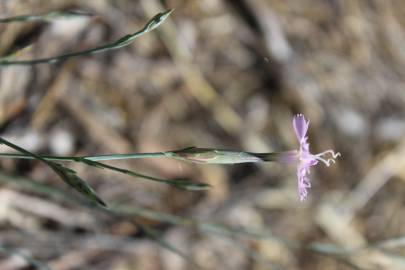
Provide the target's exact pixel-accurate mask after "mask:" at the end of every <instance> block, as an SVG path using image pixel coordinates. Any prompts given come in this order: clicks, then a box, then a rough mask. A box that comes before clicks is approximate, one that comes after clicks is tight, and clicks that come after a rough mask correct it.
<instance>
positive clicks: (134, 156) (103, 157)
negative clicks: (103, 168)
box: [0, 151, 173, 161]
mask: <svg viewBox="0 0 405 270" xmlns="http://www.w3.org/2000/svg"><path fill="white" fill-rule="evenodd" d="M0 157H5V158H13V159H35V158H34V157H32V156H31V155H25V154H11V153H0ZM41 157H42V158H43V159H45V160H53V161H78V160H82V159H86V160H90V161H108V160H122V159H137V158H163V157H173V152H170V151H169V152H156V153H133V154H113V155H98V156H79V157H73V156H67V157H60V156H48V155H45V156H42V155H41Z"/></svg>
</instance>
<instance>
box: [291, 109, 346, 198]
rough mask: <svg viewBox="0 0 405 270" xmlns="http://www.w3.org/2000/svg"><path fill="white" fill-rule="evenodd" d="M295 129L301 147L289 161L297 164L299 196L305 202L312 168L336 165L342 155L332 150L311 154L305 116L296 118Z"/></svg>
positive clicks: (307, 123)
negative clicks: (321, 165) (336, 160)
mask: <svg viewBox="0 0 405 270" xmlns="http://www.w3.org/2000/svg"><path fill="white" fill-rule="evenodd" d="M293 127H294V131H295V135H296V136H297V139H298V142H299V144H300V147H299V150H297V151H294V152H295V155H290V156H289V159H290V161H295V162H297V178H298V194H299V197H300V201H304V200H305V199H306V198H307V196H308V190H307V189H308V188H310V187H311V181H310V179H309V178H308V175H309V173H310V171H309V170H310V167H312V166H315V165H316V164H318V162H319V161H320V162H322V163H324V164H325V165H326V166H328V167H329V166H330V164H331V163H335V159H336V158H337V157H339V156H340V153H335V152H334V151H333V150H330V149H329V150H326V151H324V152H322V153H319V154H315V155H314V154H311V152H309V143H308V137H307V132H308V127H309V120H306V119H305V117H304V115H302V114H298V115H296V116H294V119H293ZM328 154H329V155H330V157H329V158H326V157H325V156H326V155H328Z"/></svg>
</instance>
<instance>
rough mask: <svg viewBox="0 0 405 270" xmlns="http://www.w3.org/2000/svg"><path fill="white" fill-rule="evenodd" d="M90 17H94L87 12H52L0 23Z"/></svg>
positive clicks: (2, 20) (6, 19) (15, 18)
mask: <svg viewBox="0 0 405 270" xmlns="http://www.w3.org/2000/svg"><path fill="white" fill-rule="evenodd" d="M83 16H85V17H88V16H93V14H92V13H90V12H86V11H75V10H71V11H68V10H64V11H51V12H48V13H43V14H37V15H32V14H26V15H19V16H13V17H8V18H0V23H12V22H27V21H50V20H53V19H56V18H72V17H83Z"/></svg>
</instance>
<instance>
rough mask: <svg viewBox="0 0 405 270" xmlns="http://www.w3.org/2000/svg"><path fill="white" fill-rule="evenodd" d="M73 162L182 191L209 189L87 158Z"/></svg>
mask: <svg viewBox="0 0 405 270" xmlns="http://www.w3.org/2000/svg"><path fill="white" fill-rule="evenodd" d="M75 161H77V162H83V163H85V164H87V165H90V166H95V167H97V168H105V169H109V170H112V171H115V172H119V173H123V174H126V175H129V176H132V177H135V178H142V179H148V180H152V181H156V182H161V183H165V184H168V185H171V186H173V187H176V188H179V189H183V190H189V191H197V190H207V189H209V188H210V187H211V186H210V185H208V184H206V183H200V182H193V181H188V180H184V179H165V178H159V177H154V176H149V175H145V174H140V173H137V172H135V171H131V170H127V169H123V168H119V167H115V166H111V165H107V164H104V163H101V162H97V161H93V160H89V159H87V158H78V159H76V160H75Z"/></svg>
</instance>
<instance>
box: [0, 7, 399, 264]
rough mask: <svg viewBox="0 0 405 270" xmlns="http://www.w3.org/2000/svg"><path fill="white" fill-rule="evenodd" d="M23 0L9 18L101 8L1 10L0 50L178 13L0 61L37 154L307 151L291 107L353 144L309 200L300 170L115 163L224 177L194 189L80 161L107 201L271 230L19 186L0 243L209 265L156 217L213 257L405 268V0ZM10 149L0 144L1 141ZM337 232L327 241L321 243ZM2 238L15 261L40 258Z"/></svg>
mask: <svg viewBox="0 0 405 270" xmlns="http://www.w3.org/2000/svg"><path fill="white" fill-rule="evenodd" d="M38 2H39V1H33V0H32V1H25V0H13V1H2V2H0V16H1V17H8V16H14V15H19V14H33V13H42V12H48V11H50V10H61V9H72V8H74V9H80V10H86V11H90V12H93V13H96V14H97V16H95V17H90V18H88V17H86V18H75V19H69V20H55V21H52V22H47V23H44V22H26V23H13V24H1V25H0V55H4V54H7V53H10V52H16V53H17V56H18V57H19V58H21V59H27V58H39V57H46V56H51V55H56V54H60V53H65V52H69V51H76V50H82V49H86V48H89V47H94V46H95V45H100V44H105V43H107V42H109V41H112V40H115V39H116V38H118V37H120V36H122V35H125V34H127V33H131V32H134V30H136V29H139V28H140V27H142V26H143V25H144V23H145V22H146V21H147V19H148V18H150V17H152V16H153V15H154V14H156V13H158V12H160V11H162V10H166V9H168V8H175V12H174V13H173V14H172V16H171V18H170V20H168V21H167V22H165V23H164V24H163V25H162V26H161V27H160V28H159V29H158V30H157V31H154V32H152V33H149V34H147V35H145V36H143V37H141V38H140V39H139V40H137V41H136V42H134V43H133V44H132V45H130V46H128V47H126V48H123V49H121V50H117V51H113V52H108V53H105V54H100V55H96V56H92V57H83V58H76V59H72V60H69V61H66V62H64V63H59V64H54V65H38V66H16V67H6V68H3V67H1V68H0V126H1V136H2V137H5V138H8V139H10V140H12V141H13V142H15V143H16V144H18V145H21V146H23V147H26V148H27V149H29V150H31V151H33V152H35V153H49V154H57V155H92V154H103V153H126V152H152V151H162V150H171V149H176V148H182V147H187V146H192V145H196V146H199V147H218V148H232V149H243V150H246V151H257V152H265V151H273V150H274V151H280V150H287V149H294V148H295V147H296V141H295V140H296V139H295V136H294V134H293V131H292V127H291V119H292V116H293V114H295V113H297V112H301V113H304V114H305V115H306V116H307V117H308V118H310V119H311V127H310V134H309V135H310V143H311V148H312V150H313V151H314V152H319V151H321V150H323V149H327V148H333V149H335V150H338V151H340V152H341V153H342V158H341V159H339V160H338V162H337V164H336V165H335V166H332V167H331V168H327V169H326V168H324V167H321V166H319V167H317V168H314V169H313V170H312V179H313V188H312V189H311V191H310V196H309V200H308V201H307V202H305V203H303V204H300V203H299V202H298V199H297V196H296V179H295V169H294V168H293V167H284V166H283V165H280V164H266V165H264V166H255V165H234V166H211V165H210V166H208V165H201V166H195V165H190V164H185V163H180V162H176V161H163V160H158V161H156V160H143V161H141V160H138V161H134V162H132V161H131V162H119V163H118V162H117V163H115V162H114V163H113V164H119V165H120V166H123V167H125V166H126V167H129V168H132V169H138V170H139V171H140V172H145V173H150V174H153V175H161V176H164V177H189V178H191V179H193V180H196V181H204V182H207V183H209V184H211V185H212V186H213V188H212V189H211V190H209V191H208V192H200V193H195V192H194V193H193V192H185V191H178V190H175V189H172V188H170V187H166V186H163V185H159V184H156V183H149V182H140V181H139V182H135V181H133V180H131V179H129V178H128V177H124V176H121V175H118V174H112V173H108V172H106V171H102V170H101V171H100V170H97V169H88V168H87V167H81V166H77V167H75V169H76V170H77V171H78V172H80V174H81V175H82V176H83V178H85V179H86V180H88V181H89V183H90V184H91V185H92V186H93V187H95V189H96V190H97V192H98V193H99V194H100V195H101V196H102V197H103V198H104V199H105V200H106V201H107V202H109V203H113V202H121V203H125V204H127V205H134V206H143V207H150V208H152V209H155V210H159V211H163V212H167V213H172V214H178V215H181V216H185V217H192V218H196V219H199V220H203V221H208V222H217V223H223V224H227V225H230V226H234V227H238V228H244V229H247V230H253V231H260V232H264V233H266V234H268V235H272V236H273V237H269V238H267V239H264V238H263V239H257V238H253V237H242V236H240V235H234V236H232V237H230V238H224V237H219V236H217V235H216V234H209V233H202V232H200V231H198V230H195V229H193V228H190V227H181V226H174V225H170V224H168V223H163V222H158V221H156V220H151V219H146V218H137V219H125V218H112V217H110V216H107V215H104V214H103V213H99V212H94V211H91V210H88V209H87V208H83V207H81V206H77V205H75V204H72V203H66V202H64V201H62V200H60V199H58V198H51V197H49V196H44V195H38V194H37V193H35V192H32V191H27V189H24V188H22V187H19V186H18V185H10V184H6V183H8V181H6V180H2V179H8V178H7V177H6V176H5V175H3V174H1V175H0V180H1V181H0V182H1V183H2V184H1V186H0V188H1V189H0V248H2V247H6V248H7V250H8V251H10V250H18V251H20V252H23V253H24V254H26V255H28V256H29V257H32V258H35V259H36V260H38V261H40V262H42V263H46V264H47V265H48V267H50V268H51V269H55V270H61V269H66V270H67V269H113V270H123V269H125V270H129V269H142V270H148V269H168V270H172V269H173V270H175V269H176V270H177V269H180V270H181V269H193V268H194V267H193V266H191V265H190V264H189V263H188V262H187V261H185V260H183V259H182V258H180V257H179V256H177V255H176V254H174V253H172V252H170V251H168V250H166V249H164V248H162V247H161V246H159V245H158V244H156V243H153V242H152V241H150V240H148V238H147V237H146V236H145V233H144V232H143V231H142V230H140V229H139V226H136V225H135V224H134V221H136V224H141V225H148V226H151V227H152V228H154V229H156V230H158V231H159V232H160V233H162V235H163V238H164V239H165V240H167V241H169V242H170V243H171V244H173V245H174V246H176V247H178V248H179V249H180V250H182V251H184V252H185V253H186V254H187V256H188V257H189V258H190V259H192V260H194V261H195V262H196V263H197V264H199V265H200V266H201V267H202V268H203V269H233V270H237V269H254V270H258V269H311V270H313V269H322V270H329V269H330V270H333V269H405V257H403V256H405V250H404V241H403V235H404V233H405V232H404V226H403V224H404V223H405V212H404V208H403V205H404V199H403V198H404V194H405V189H404V181H405V170H404V168H405V158H404V156H405V136H404V134H405V106H404V104H405V90H404V89H403V88H404V87H403V86H404V85H405V84H404V83H405V79H404V78H405V53H404V50H403V44H404V43H405V31H404V29H405V28H404V25H405V4H404V3H402V2H401V1H388V0H387V1H378V0H375V1H366V0H363V1H359V0H344V1H321V0H305V1H291V0H287V1H276V0H252V1H250V0H237V1H220V0H195V1H175V0H171V1H163V2H165V3H166V5H165V6H162V4H161V1H157V0H142V1H129V0H123V1H104V0H99V1H80V0H77V1H68V0H59V1H51V0H49V1H40V2H41V5H39V4H38ZM6 150H7V149H6V148H5V147H1V151H2V152H5V151H6ZM1 166H2V171H3V172H5V173H6V174H7V175H24V176H27V177H29V178H32V179H35V180H36V181H38V182H41V183H45V184H49V185H52V186H58V187H60V188H65V189H66V191H67V192H71V190H70V189H68V188H66V187H65V186H63V184H61V183H60V182H59V181H58V179H56V177H55V176H54V175H53V174H52V173H51V172H50V171H49V170H47V169H45V168H44V167H43V166H42V165H40V164H38V163H37V162H29V161H18V162H14V161H10V160H5V159H2V160H1ZM321 243H322V244H323V245H321ZM28 264H29V262H27V261H26V260H25V259H22V257H21V256H20V255H18V254H14V255H13V254H12V255H10V254H7V253H4V254H3V255H2V257H1V260H0V269H2V270H3V269H5V270H8V269H10V270H11V269H13V270H15V269H30V268H29V266H28Z"/></svg>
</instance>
